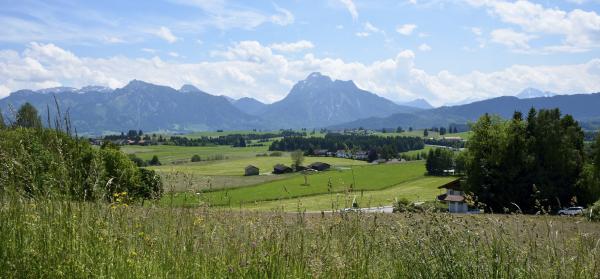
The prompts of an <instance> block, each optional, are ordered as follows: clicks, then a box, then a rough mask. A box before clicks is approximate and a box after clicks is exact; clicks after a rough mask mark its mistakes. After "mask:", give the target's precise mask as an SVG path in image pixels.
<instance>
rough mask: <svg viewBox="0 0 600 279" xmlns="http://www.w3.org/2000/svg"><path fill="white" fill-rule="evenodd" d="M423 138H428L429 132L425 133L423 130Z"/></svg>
mask: <svg viewBox="0 0 600 279" xmlns="http://www.w3.org/2000/svg"><path fill="white" fill-rule="evenodd" d="M423 136H424V137H427V136H429V132H427V129H425V130H423Z"/></svg>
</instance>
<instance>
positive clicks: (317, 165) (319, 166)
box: [308, 162, 331, 171]
mask: <svg viewBox="0 0 600 279" xmlns="http://www.w3.org/2000/svg"><path fill="white" fill-rule="evenodd" d="M330 167H331V165H330V164H327V163H322V162H314V163H312V164H310V165H308V168H309V169H313V170H317V171H324V170H328V169H329V168H330Z"/></svg>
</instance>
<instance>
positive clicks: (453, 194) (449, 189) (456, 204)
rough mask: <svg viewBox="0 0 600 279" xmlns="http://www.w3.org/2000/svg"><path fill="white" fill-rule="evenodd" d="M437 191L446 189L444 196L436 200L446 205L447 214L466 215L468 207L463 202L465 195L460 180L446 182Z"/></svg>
mask: <svg viewBox="0 0 600 279" xmlns="http://www.w3.org/2000/svg"><path fill="white" fill-rule="evenodd" d="M438 189H446V193H445V194H441V195H439V196H438V197H437V198H438V200H439V201H441V202H445V203H447V204H448V212H450V213H468V212H469V207H468V205H467V203H466V202H465V193H464V192H463V190H462V187H461V185H460V179H456V180H453V181H451V182H448V183H446V184H444V185H442V186H440V187H438Z"/></svg>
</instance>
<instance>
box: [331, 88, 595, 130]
mask: <svg viewBox="0 0 600 279" xmlns="http://www.w3.org/2000/svg"><path fill="white" fill-rule="evenodd" d="M599 104H600V93H594V94H575V95H556V96H552V97H537V98H527V99H519V98H517V97H509V96H504V97H498V98H493V99H488V100H484V101H478V102H473V103H470V104H466V105H459V106H450V107H446V106H445V107H440V108H436V109H430V110H423V111H419V112H416V113H398V114H394V115H391V116H388V117H371V118H365V119H360V120H356V121H352V122H348V123H344V124H339V125H332V126H331V127H330V128H333V129H341V128H358V127H364V128H371V129H380V128H390V127H397V126H402V127H407V126H412V127H414V128H428V127H432V126H446V125H448V124H452V123H467V122H468V121H476V120H477V119H478V118H479V117H480V116H481V115H483V114H485V113H490V114H496V115H499V116H501V117H504V118H509V117H511V116H512V114H513V112H514V111H521V112H523V113H527V111H529V109H530V108H532V107H533V108H536V109H550V108H559V109H560V110H561V112H562V113H563V114H570V115H572V116H573V117H575V119H577V120H578V121H580V122H582V123H584V124H585V123H588V122H593V121H597V120H598V119H600V110H598V105H599Z"/></svg>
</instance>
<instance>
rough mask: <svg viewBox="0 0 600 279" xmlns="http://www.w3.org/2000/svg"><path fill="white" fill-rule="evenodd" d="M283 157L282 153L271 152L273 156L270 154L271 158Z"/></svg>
mask: <svg viewBox="0 0 600 279" xmlns="http://www.w3.org/2000/svg"><path fill="white" fill-rule="evenodd" d="M282 155H283V153H281V152H280V151H275V152H271V154H269V156H271V157H281V156H282Z"/></svg>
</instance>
